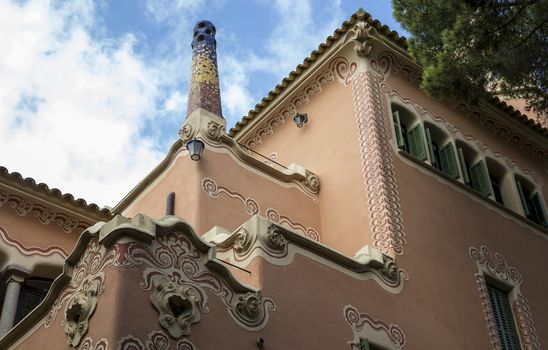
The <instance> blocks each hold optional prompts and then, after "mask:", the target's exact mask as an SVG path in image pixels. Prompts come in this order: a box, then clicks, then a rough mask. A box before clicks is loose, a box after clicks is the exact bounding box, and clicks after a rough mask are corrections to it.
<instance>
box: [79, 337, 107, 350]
mask: <svg viewBox="0 0 548 350" xmlns="http://www.w3.org/2000/svg"><path fill="white" fill-rule="evenodd" d="M78 349H79V350H108V340H107V338H101V339H100V340H99V341H98V342H97V343H96V344H95V345H93V339H91V338H90V337H86V338H85V339H84V340H83V341H82V345H80V347H79V348H78Z"/></svg>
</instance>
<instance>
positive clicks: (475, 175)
mask: <svg viewBox="0 0 548 350" xmlns="http://www.w3.org/2000/svg"><path fill="white" fill-rule="evenodd" d="M470 180H471V183H472V188H474V189H475V190H477V191H478V192H480V193H481V194H483V195H484V196H488V195H490V194H491V186H490V185H491V184H490V182H489V175H488V172H487V166H486V165H485V162H484V161H483V160H480V161H479V162H477V163H476V164H474V165H472V166H471V167H470Z"/></svg>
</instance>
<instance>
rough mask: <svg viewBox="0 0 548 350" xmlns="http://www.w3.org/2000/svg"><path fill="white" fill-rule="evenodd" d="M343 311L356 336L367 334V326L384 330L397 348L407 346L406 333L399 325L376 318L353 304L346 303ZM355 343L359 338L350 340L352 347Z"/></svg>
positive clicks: (375, 329) (374, 329) (371, 328)
mask: <svg viewBox="0 0 548 350" xmlns="http://www.w3.org/2000/svg"><path fill="white" fill-rule="evenodd" d="M343 313H344V318H345V320H346V322H348V324H350V326H351V327H352V330H353V332H354V335H355V338H357V339H359V335H360V334H366V327H368V328H369V329H370V330H373V331H380V332H384V333H385V334H386V336H387V337H388V338H389V339H390V342H391V343H392V345H393V346H394V347H395V348H396V349H401V348H403V347H404V346H405V343H406V339H405V334H404V333H403V331H402V329H401V328H400V327H399V326H398V325H396V324H393V323H390V324H388V323H386V322H384V321H382V320H376V319H374V318H373V317H371V316H369V315H368V314H365V313H360V312H359V311H358V309H356V308H355V307H354V306H352V305H346V306H345V307H344V309H343ZM353 344H357V340H354V341H352V342H349V345H350V346H351V347H352V345H353Z"/></svg>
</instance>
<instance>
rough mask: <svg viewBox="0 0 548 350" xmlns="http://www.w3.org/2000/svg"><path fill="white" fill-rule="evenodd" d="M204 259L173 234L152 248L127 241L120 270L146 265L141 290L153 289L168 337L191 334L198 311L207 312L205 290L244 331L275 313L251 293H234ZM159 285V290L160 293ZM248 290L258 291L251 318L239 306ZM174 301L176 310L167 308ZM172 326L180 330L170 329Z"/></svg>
mask: <svg viewBox="0 0 548 350" xmlns="http://www.w3.org/2000/svg"><path fill="white" fill-rule="evenodd" d="M208 261H209V257H208V255H207V254H203V253H202V252H201V251H200V250H199V249H197V248H196V247H195V246H194V245H193V244H192V242H191V240H190V239H189V238H188V237H187V236H186V235H185V234H183V233H181V232H172V233H169V234H165V235H159V236H157V238H156V240H154V241H153V242H152V243H151V244H150V245H146V246H145V245H143V244H141V243H130V244H129V245H128V247H127V250H126V252H125V255H124V257H123V261H122V266H123V267H126V268H131V267H134V266H141V265H142V266H144V267H145V269H144V271H143V281H142V282H141V284H140V287H141V288H142V289H144V290H152V289H153V288H155V292H154V293H155V294H156V296H154V297H153V299H161V301H160V302H158V305H155V307H157V309H162V310H163V311H162V312H161V314H162V315H167V316H169V317H168V318H169V320H167V318H166V319H165V320H164V321H165V322H164V323H165V325H163V326H164V327H165V328H166V329H167V330H168V331H169V332H170V334H171V335H172V336H174V334H181V335H185V334H187V333H189V332H190V331H189V327H190V325H191V324H192V323H195V322H198V320H199V315H200V314H199V312H203V313H207V312H209V309H208V307H207V294H206V290H208V291H210V292H211V293H213V294H214V295H216V296H217V297H218V298H219V299H220V300H221V301H222V302H223V303H224V304H225V306H226V308H227V310H228V312H229V314H230V316H232V318H233V319H234V320H235V321H236V322H237V323H238V324H240V325H241V326H242V327H244V328H246V329H250V330H258V329H261V328H263V327H264V326H265V325H266V323H267V322H268V316H269V312H270V311H274V310H275V305H274V302H273V301H272V300H271V299H270V298H265V297H262V296H261V295H260V293H258V292H255V291H253V290H249V291H247V292H235V291H234V290H233V289H232V288H231V286H230V285H229V284H228V283H227V282H226V281H225V279H224V278H223V277H221V275H219V274H217V273H215V272H213V271H211V270H210V269H209V268H207V267H206V264H207V262H208ZM159 286H161V287H162V288H161V290H158V287H159ZM242 288H245V287H242ZM248 292H253V293H256V299H254V300H255V301H254V303H253V306H252V309H255V308H256V309H257V312H255V313H253V315H254V317H250V314H249V313H248V312H247V311H248V310H249V308H242V307H241V303H242V299H241V296H242V295H247V294H246V293H248ZM172 297H176V298H175V299H173V300H172V301H173V302H174V303H175V302H177V305H175V307H174V308H172V307H171V306H170V305H169V303H170V298H172ZM243 311H246V312H243ZM161 317H162V316H161ZM160 322H162V320H160ZM170 327H177V328H180V329H177V330H172V329H171V328H170ZM174 332H176V333H174Z"/></svg>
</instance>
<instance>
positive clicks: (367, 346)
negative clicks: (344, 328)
mask: <svg viewBox="0 0 548 350" xmlns="http://www.w3.org/2000/svg"><path fill="white" fill-rule="evenodd" d="M360 350H382V349H381V348H380V347H378V346H376V345H374V344H372V343H370V342H369V340H367V339H366V338H360Z"/></svg>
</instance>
